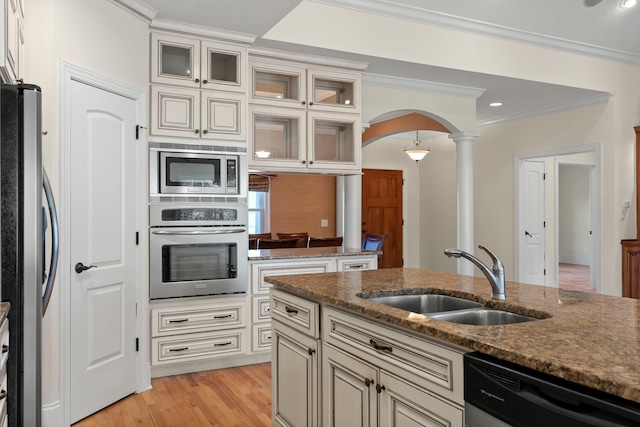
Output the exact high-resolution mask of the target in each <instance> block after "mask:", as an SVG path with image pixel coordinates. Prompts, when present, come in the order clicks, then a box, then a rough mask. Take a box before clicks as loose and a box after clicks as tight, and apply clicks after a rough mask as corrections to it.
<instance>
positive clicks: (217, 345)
mask: <svg viewBox="0 0 640 427" xmlns="http://www.w3.org/2000/svg"><path fill="white" fill-rule="evenodd" d="M231 344H233V343H232V342H231V341H227V342H221V343H215V344H214V345H213V346H214V347H224V346H227V345H231Z"/></svg>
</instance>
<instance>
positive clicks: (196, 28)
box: [149, 19, 257, 44]
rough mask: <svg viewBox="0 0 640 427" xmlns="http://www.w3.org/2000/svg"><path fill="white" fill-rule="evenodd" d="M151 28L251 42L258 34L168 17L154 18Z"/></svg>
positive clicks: (236, 41) (235, 41)
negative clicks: (169, 18)
mask: <svg viewBox="0 0 640 427" xmlns="http://www.w3.org/2000/svg"><path fill="white" fill-rule="evenodd" d="M149 28H150V29H151V30H161V31H170V32H172V33H179V34H183V35H186V36H192V37H207V38H212V39H216V40H224V41H228V42H234V43H242V44H251V43H253V42H254V41H255V39H256V37H257V36H256V35H254V34H248V33H240V32H236V31H228V30H219V29H217V28H212V27H205V26H204V25H194V24H187V23H184V22H178V21H169V20H166V19H154V20H153V21H151V24H150V25H149Z"/></svg>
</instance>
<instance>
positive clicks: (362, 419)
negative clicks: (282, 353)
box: [322, 344, 378, 427]
mask: <svg viewBox="0 0 640 427" xmlns="http://www.w3.org/2000/svg"><path fill="white" fill-rule="evenodd" d="M322 356H323V358H322V421H323V425H324V426H327V427H341V426H353V427H356V426H357V427H375V426H377V425H378V413H377V411H378V404H377V393H376V387H375V386H376V384H377V383H378V369H377V368H375V367H374V366H372V365H369V364H368V363H365V362H363V361H361V360H360V359H358V358H356V357H354V356H352V355H350V354H348V353H345V352H343V351H340V350H338V349H337V348H335V347H333V346H330V345H326V344H325V345H323V348H322Z"/></svg>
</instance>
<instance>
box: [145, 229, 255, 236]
mask: <svg viewBox="0 0 640 427" xmlns="http://www.w3.org/2000/svg"><path fill="white" fill-rule="evenodd" d="M245 231H246V229H244V228H233V229H229V230H206V231H205V230H184V231H183V230H180V231H176V230H173V231H169V230H153V231H151V232H152V233H153V234H163V235H169V236H206V235H210V234H234V233H244V232H245Z"/></svg>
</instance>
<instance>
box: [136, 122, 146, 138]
mask: <svg viewBox="0 0 640 427" xmlns="http://www.w3.org/2000/svg"><path fill="white" fill-rule="evenodd" d="M140 129H146V127H144V126H140V125H136V139H140Z"/></svg>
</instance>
